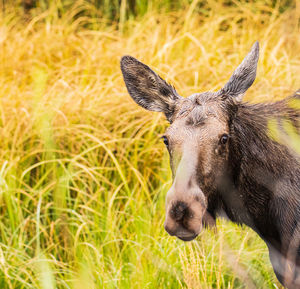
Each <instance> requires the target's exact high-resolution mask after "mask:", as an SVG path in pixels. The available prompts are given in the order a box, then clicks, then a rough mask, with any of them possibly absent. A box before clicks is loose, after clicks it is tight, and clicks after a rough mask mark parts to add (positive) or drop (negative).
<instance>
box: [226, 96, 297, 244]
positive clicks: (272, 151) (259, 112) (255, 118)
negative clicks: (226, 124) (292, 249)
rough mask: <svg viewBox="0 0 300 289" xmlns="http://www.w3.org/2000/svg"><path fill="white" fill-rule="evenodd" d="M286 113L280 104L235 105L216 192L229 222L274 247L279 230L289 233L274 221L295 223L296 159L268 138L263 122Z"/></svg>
mask: <svg viewBox="0 0 300 289" xmlns="http://www.w3.org/2000/svg"><path fill="white" fill-rule="evenodd" d="M289 113H290V109H288V107H287V105H286V103H284V102H282V101H281V102H277V103H273V104H257V105H249V104H239V105H238V106H237V109H236V111H235V115H234V118H233V121H232V123H231V132H230V134H231V142H230V149H229V151H230V155H229V174H230V177H229V181H228V182H227V183H228V184H227V186H225V188H226V189H225V190H226V192H225V191H223V192H221V199H222V202H223V206H224V207H225V211H226V213H227V215H228V216H229V218H230V219H232V221H234V222H237V223H244V224H246V225H248V226H250V227H251V228H252V229H254V230H255V231H256V232H257V233H258V234H259V235H260V236H261V237H262V238H263V239H264V240H266V241H269V242H271V243H274V244H275V243H281V242H282V238H281V237H280V235H281V234H282V233H283V231H284V230H287V231H289V232H291V231H292V230H293V229H292V228H281V227H280V226H281V224H283V223H281V220H280V218H288V219H289V220H290V222H289V224H291V223H293V222H294V220H296V219H297V218H299V216H297V215H296V214H299V213H296V212H297V211H298V210H297V206H299V199H300V196H299V194H300V190H299V183H300V173H299V162H298V159H297V157H295V156H294V155H293V153H292V152H291V150H290V149H288V148H287V147H285V146H284V145H282V144H280V143H278V142H276V141H274V140H272V139H271V138H270V137H269V135H268V133H269V132H268V122H269V121H270V120H271V119H272V118H273V119H274V118H277V119H278V118H280V117H284V118H286V117H289ZM278 208H280V209H278ZM287 212H291V213H287ZM285 214H288V215H287V216H284V215H285ZM278 218H279V219H278ZM275 222H276V223H275ZM286 235H290V233H289V234H286ZM279 246H281V245H279Z"/></svg>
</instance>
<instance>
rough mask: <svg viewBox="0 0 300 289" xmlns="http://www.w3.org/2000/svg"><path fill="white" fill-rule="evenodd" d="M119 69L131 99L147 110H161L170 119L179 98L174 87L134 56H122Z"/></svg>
mask: <svg viewBox="0 0 300 289" xmlns="http://www.w3.org/2000/svg"><path fill="white" fill-rule="evenodd" d="M121 70H122V73H123V78H124V81H125V84H126V87H127V90H128V92H129V94H130V96H131V97H132V98H133V100H134V101H135V102H136V103H137V104H139V105H140V106H142V107H143V108H145V109H147V110H151V111H160V112H163V113H164V114H165V115H166V117H167V119H168V120H169V121H170V120H171V117H172V115H173V113H174V111H175V107H176V104H177V101H178V100H179V99H180V98H181V97H180V96H179V95H178V94H177V92H176V90H175V88H174V87H173V86H171V85H169V84H168V83H167V82H166V81H165V80H163V79H162V78H161V77H160V76H159V75H157V74H156V73H155V72H154V71H152V70H151V69H150V68H149V67H148V66H147V65H145V64H143V63H141V62H139V61H138V60H137V59H135V58H134V57H131V56H123V57H122V59H121Z"/></svg>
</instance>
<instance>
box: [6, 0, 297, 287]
mask: <svg viewBox="0 0 300 289" xmlns="http://www.w3.org/2000/svg"><path fill="white" fill-rule="evenodd" d="M225 3H226V1H225V0H224V2H222V1H220V2H216V1H208V3H207V6H206V10H205V11H204V12H205V13H201V14H199V13H196V12H195V10H194V8H195V7H196V4H197V1H194V2H193V4H192V5H190V6H187V8H186V9H184V10H180V11H177V12H164V13H160V14H158V13H156V12H155V11H148V12H147V13H146V14H145V15H144V16H143V17H140V18H138V19H129V20H128V21H124V23H123V26H122V29H121V28H120V27H119V28H118V27H117V25H112V26H107V25H106V23H104V22H103V21H102V20H101V19H99V18H89V17H88V18H87V17H85V16H82V17H78V18H77V20H76V21H74V18H73V15H74V13H77V11H78V10H76V9H77V8H76V7H73V8H72V9H70V10H68V11H65V13H64V14H62V15H60V17H56V14H55V13H53V11H52V10H51V7H50V8H49V9H47V10H45V12H44V13H43V14H40V15H38V16H36V17H33V18H32V19H31V20H30V21H29V22H25V21H24V19H22V18H20V16H18V15H17V14H16V12H15V11H13V9H9V8H7V9H6V11H5V14H3V15H2V16H1V18H0V52H1V54H0V55H1V56H0V84H1V86H0V87H1V90H0V99H1V105H0V122H1V126H0V128H1V143H0V166H1V167H0V186H1V193H0V217H1V222H0V268H1V272H0V287H1V288H43V289H44V288H141V289H142V288H143V289H144V288H280V285H279V283H278V282H277V280H276V278H275V275H274V273H273V270H272V268H271V265H270V262H269V260H268V253H267V249H266V246H265V245H264V243H263V242H262V241H261V240H260V239H259V238H258V237H257V236H256V234H255V233H254V232H253V231H251V230H250V229H248V228H244V227H238V226H235V225H233V224H231V223H229V222H227V221H222V220H221V221H219V223H218V233H216V234H215V233H213V232H210V231H208V230H207V231H204V232H203V233H202V234H201V235H200V236H199V237H198V238H197V240H196V241H193V242H191V243H183V242H181V241H179V240H176V239H175V238H172V237H169V236H168V235H167V233H166V232H164V229H163V221H164V197H165V193H166V192H167V190H168V188H169V187H170V185H171V175H170V169H169V164H168V155H167V152H166V151H165V149H164V147H163V144H162V143H161V140H160V139H159V136H160V135H161V134H162V132H163V131H164V129H165V128H166V126H167V122H166V121H165V120H164V118H163V116H161V115H160V114H156V113H150V112H149V113H147V112H145V111H143V110H142V109H141V108H139V107H138V106H137V105H136V104H135V103H133V101H132V100H131V99H130V97H129V96H128V94H127V92H126V89H125V86H124V83H123V81H122V76H121V73H120V69H119V60H120V57H121V56H122V55H124V54H131V55H133V56H135V57H137V58H139V59H140V60H142V61H143V62H145V63H147V64H149V65H150V66H151V67H153V68H154V69H155V70H156V71H157V72H159V73H160V74H161V75H162V76H163V77H165V78H166V79H167V80H168V81H169V82H171V83H172V84H173V85H175V87H176V88H177V90H178V92H179V93H180V94H181V95H183V96H187V95H189V94H191V93H194V92H200V91H205V90H216V89H219V88H220V87H221V86H222V84H224V83H225V82H226V80H227V79H228V78H229V76H230V74H231V73H232V71H233V70H234V68H235V67H236V66H237V65H238V63H239V62H240V61H241V60H242V58H243V56H244V55H245V54H246V53H247V51H248V50H249V48H250V47H251V45H252V44H253V42H254V41H255V40H259V41H260V43H261V56H260V61H259V67H258V76H257V81H256V82H255V83H254V85H253V87H252V88H251V89H250V90H249V92H248V93H247V95H246V100H248V101H253V102H259V101H273V100H276V99H280V98H282V97H284V96H287V95H288V94H290V93H292V92H293V91H295V90H296V89H298V88H299V87H300V78H299V75H300V54H299V48H300V37H299V17H300V6H297V7H296V8H293V9H287V10H286V11H285V12H284V13H280V11H279V5H277V6H276V5H275V7H274V8H272V7H271V6H270V5H269V6H268V5H265V2H264V1H256V2H255V3H247V2H242V3H240V2H235V5H234V6H229V7H226V6H224V4H225ZM278 3H279V2H278ZM87 23H89V24H92V28H93V29H88V28H87V27H91V26H89V25H88V26H87V25H86V24H87Z"/></svg>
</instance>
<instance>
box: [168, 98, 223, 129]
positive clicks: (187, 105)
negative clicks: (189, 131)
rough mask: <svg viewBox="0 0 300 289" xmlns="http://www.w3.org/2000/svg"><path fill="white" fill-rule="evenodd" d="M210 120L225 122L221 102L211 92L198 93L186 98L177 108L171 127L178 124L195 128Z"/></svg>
mask: <svg viewBox="0 0 300 289" xmlns="http://www.w3.org/2000/svg"><path fill="white" fill-rule="evenodd" d="M212 120H215V121H217V122H220V123H222V122H227V114H226V110H225V107H224V105H223V101H222V100H221V99H220V98H219V97H217V95H216V94H215V93H213V92H205V93H198V94H193V95H191V96H189V97H187V98H186V99H184V100H183V101H182V103H181V104H180V105H179V106H178V109H177V112H176V113H175V115H174V119H173V123H172V125H171V127H172V126H173V125H174V126H176V124H177V125H178V123H180V125H181V126H182V125H184V126H187V127H195V126H200V125H203V124H205V123H207V122H209V121H210V122H211V121H212Z"/></svg>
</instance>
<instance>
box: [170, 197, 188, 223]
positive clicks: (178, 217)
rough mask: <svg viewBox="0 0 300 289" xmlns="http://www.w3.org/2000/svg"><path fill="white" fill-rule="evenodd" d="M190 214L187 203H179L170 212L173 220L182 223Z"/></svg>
mask: <svg viewBox="0 0 300 289" xmlns="http://www.w3.org/2000/svg"><path fill="white" fill-rule="evenodd" d="M187 214H188V206H187V204H186V203H185V202H181V201H179V202H177V203H176V204H174V205H173V206H172V208H171V210H170V216H171V218H172V219H173V220H174V221H176V222H181V221H182V220H183V219H184V217H185V216H186V215H187Z"/></svg>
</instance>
